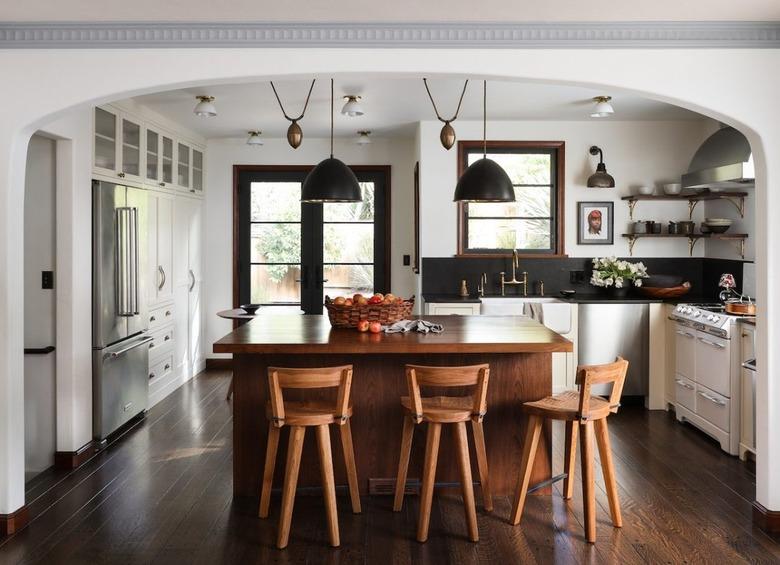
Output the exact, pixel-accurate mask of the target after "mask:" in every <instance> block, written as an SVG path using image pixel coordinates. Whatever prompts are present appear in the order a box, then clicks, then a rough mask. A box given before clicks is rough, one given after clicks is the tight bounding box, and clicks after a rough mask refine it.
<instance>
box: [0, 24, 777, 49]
mask: <svg viewBox="0 0 780 565" xmlns="http://www.w3.org/2000/svg"><path fill="white" fill-rule="evenodd" d="M150 47H157V48H166V47H167V48H182V47H191V48H196V47H198V48H202V47H265V48H269V47H285V48H298V47H303V48H306V47H320V48H322V47H333V48H345V47H355V48H361V47H365V48H496V49H533V48H538V49H551V48H552V49H566V48H578V49H579V48H585V49H605V48H613V49H614V48H618V49H626V48H636V49H642V48H653V49H658V48H673V49H681V48H682V49H702V48H703V49H723V48H729V49H734V48H737V49H746V48H753V49H756V48H763V49H767V48H769V49H777V48H780V21H777V22H558V23H555V22H538V23H536V22H528V23H511V24H508V23H400V22H397V23H289V22H286V23H262V22H261V23H158V22H149V23H139V22H121V23H120V22H113V23H110V22H109V23H103V22H68V23H65V22H0V49H52V48H54V49H105V48H117V49H127V48H131V49H132V48H139V49H140V48H150Z"/></svg>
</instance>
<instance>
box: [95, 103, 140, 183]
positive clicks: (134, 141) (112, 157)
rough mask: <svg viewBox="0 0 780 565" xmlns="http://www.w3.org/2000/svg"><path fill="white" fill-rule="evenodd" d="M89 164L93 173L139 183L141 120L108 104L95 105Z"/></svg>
mask: <svg viewBox="0 0 780 565" xmlns="http://www.w3.org/2000/svg"><path fill="white" fill-rule="evenodd" d="M93 126H94V127H93V131H94V148H93V157H92V158H93V160H92V165H93V168H94V171H95V173H97V174H99V175H102V176H104V177H108V178H110V179H112V180H117V181H134V182H137V183H140V182H141V181H142V179H143V177H144V172H145V171H143V170H142V167H143V162H144V161H145V155H144V152H145V150H146V149H145V147H146V140H145V138H144V131H143V125H142V121H141V120H140V119H139V118H138V117H136V116H133V115H132V114H128V113H127V112H123V111H121V110H118V109H115V108H113V107H111V106H103V107H97V108H95V113H94V124H93Z"/></svg>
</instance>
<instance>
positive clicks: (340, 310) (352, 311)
mask: <svg viewBox="0 0 780 565" xmlns="http://www.w3.org/2000/svg"><path fill="white" fill-rule="evenodd" d="M325 308H326V309H327V310H328V319H329V320H330V325H331V326H333V327H334V328H356V327H357V325H358V322H359V321H361V320H368V321H369V322H379V323H380V324H382V325H383V326H385V325H388V324H393V323H395V322H397V321H398V320H403V319H404V318H408V317H409V315H410V314H411V313H412V308H414V296H412V297H411V298H409V299H408V300H404V301H403V302H394V303H393V304H364V305H359V304H353V305H352V306H344V305H338V304H334V303H333V300H331V298H330V296H326V297H325Z"/></svg>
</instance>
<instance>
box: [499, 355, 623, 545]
mask: <svg viewBox="0 0 780 565" xmlns="http://www.w3.org/2000/svg"><path fill="white" fill-rule="evenodd" d="M626 371H628V361H626V360H625V359H623V358H621V357H618V358H617V361H615V362H614V363H609V364H606V365H581V366H579V367H577V385H579V387H580V392H579V393H577V392H573V391H570V392H564V393H561V394H556V395H554V396H548V397H547V398H544V399H542V400H537V401H535V402H526V403H525V404H523V410H525V412H526V413H528V415H529V419H528V430H527V431H526V435H525V445H524V446H523V459H522V463H521V464H520V480H519V482H518V485H517V494H516V496H515V502H514V506H513V508H512V516H511V521H512V523H513V524H514V525H517V524H519V523H520V518H521V516H522V514H523V506H524V505H525V497H526V493H527V491H528V482H529V480H530V478H531V469H532V468H533V464H534V455H535V454H536V447H537V444H538V442H539V433H540V432H541V430H542V420H543V418H549V419H551V420H565V421H566V447H565V456H564V457H565V461H564V472H565V473H566V475H567V477H566V479H565V480H564V483H563V498H565V499H567V500H568V499H570V498H571V496H572V490H573V487H574V482H573V481H574V458H575V456H576V452H577V433H578V428H579V435H580V449H581V450H582V451H581V453H580V456H581V460H582V461H581V464H582V496H583V498H584V504H583V507H584V511H585V538H586V539H587V540H588V542H590V543H594V542H595V541H596V496H595V491H594V488H595V486H594V481H593V427H594V424H595V427H596V441H597V443H598V446H599V455H600V457H601V469H602V472H603V473H604V483H605V485H606V488H607V498H608V499H609V511H610V514H611V515H612V524H613V525H614V526H615V527H616V528H620V527H622V526H623V519H622V517H621V515H620V502H619V501H618V492H617V485H616V484H615V469H614V467H613V465H612V449H611V448H610V445H609V432H608V430H607V416H609V414H610V413H617V411H618V407H619V406H620V393H621V392H622V391H623V383H624V382H625V380H626ZM602 383H614V385H613V386H612V393H611V394H610V396H609V402H607V401H606V400H604V399H602V398H600V397H591V395H590V387H591V386H592V385H594V384H602ZM575 421H576V425H575Z"/></svg>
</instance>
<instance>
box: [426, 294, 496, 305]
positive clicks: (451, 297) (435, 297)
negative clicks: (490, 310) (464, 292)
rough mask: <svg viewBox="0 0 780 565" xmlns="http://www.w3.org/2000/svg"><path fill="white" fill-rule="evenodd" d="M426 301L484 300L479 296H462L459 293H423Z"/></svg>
mask: <svg viewBox="0 0 780 565" xmlns="http://www.w3.org/2000/svg"><path fill="white" fill-rule="evenodd" d="M423 300H425V302H431V303H434V302H438V303H441V302H447V303H450V304H479V303H481V302H482V300H481V299H480V297H479V296H475V295H469V296H460V295H459V294H423Z"/></svg>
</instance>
